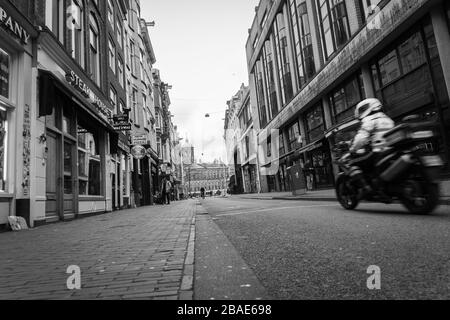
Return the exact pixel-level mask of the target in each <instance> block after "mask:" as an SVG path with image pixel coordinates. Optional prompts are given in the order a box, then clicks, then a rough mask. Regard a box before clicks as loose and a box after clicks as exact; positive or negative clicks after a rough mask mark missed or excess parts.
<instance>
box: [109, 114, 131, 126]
mask: <svg viewBox="0 0 450 320" xmlns="http://www.w3.org/2000/svg"><path fill="white" fill-rule="evenodd" d="M112 120H113V122H114V124H122V123H124V122H126V123H129V122H130V115H129V114H128V113H127V114H120V115H115V116H113V117H112Z"/></svg>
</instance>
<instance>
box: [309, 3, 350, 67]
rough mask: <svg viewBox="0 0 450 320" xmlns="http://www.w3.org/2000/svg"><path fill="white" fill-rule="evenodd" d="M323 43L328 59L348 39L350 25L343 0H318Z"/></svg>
mask: <svg viewBox="0 0 450 320" xmlns="http://www.w3.org/2000/svg"><path fill="white" fill-rule="evenodd" d="M317 3H318V7H319V18H320V22H321V29H322V38H323V45H324V46H325V53H326V58H327V59H328V58H329V57H330V56H331V55H332V54H333V53H334V52H335V51H336V49H338V48H340V47H341V46H343V45H344V44H345V43H346V42H347V41H348V40H349V39H350V26H349V22H348V17H347V9H346V6H345V1H344V0H318V1H317Z"/></svg>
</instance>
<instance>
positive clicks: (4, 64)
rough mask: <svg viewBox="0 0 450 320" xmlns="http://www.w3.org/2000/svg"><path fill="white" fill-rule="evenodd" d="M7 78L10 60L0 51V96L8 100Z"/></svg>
mask: <svg viewBox="0 0 450 320" xmlns="http://www.w3.org/2000/svg"><path fill="white" fill-rule="evenodd" d="M9 76H10V58H9V55H8V54H7V53H6V52H5V51H3V50H2V49H0V96H2V97H4V98H6V99H9V81H10V80H9Z"/></svg>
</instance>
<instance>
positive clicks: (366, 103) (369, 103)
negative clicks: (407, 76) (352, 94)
mask: <svg viewBox="0 0 450 320" xmlns="http://www.w3.org/2000/svg"><path fill="white" fill-rule="evenodd" d="M381 110H383V104H382V103H381V101H380V100H378V99H375V98H370V99H366V100H363V101H361V102H360V103H359V104H358V105H357V106H356V110H355V118H356V119H359V120H362V119H364V118H365V117H367V116H368V115H370V114H372V113H373V112H377V111H381Z"/></svg>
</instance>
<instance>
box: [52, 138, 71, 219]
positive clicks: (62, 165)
mask: <svg viewBox="0 0 450 320" xmlns="http://www.w3.org/2000/svg"><path fill="white" fill-rule="evenodd" d="M62 141H63V138H62V135H61V134H57V133H55V132H53V131H50V130H48V131H47V148H48V151H47V170H46V171H47V175H46V196H47V201H46V219H47V221H48V222H54V221H58V220H67V219H71V218H73V217H74V216H75V193H76V187H77V183H76V173H75V170H76V161H74V159H77V157H76V144H75V141H72V140H71V139H64V142H63V143H62Z"/></svg>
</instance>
